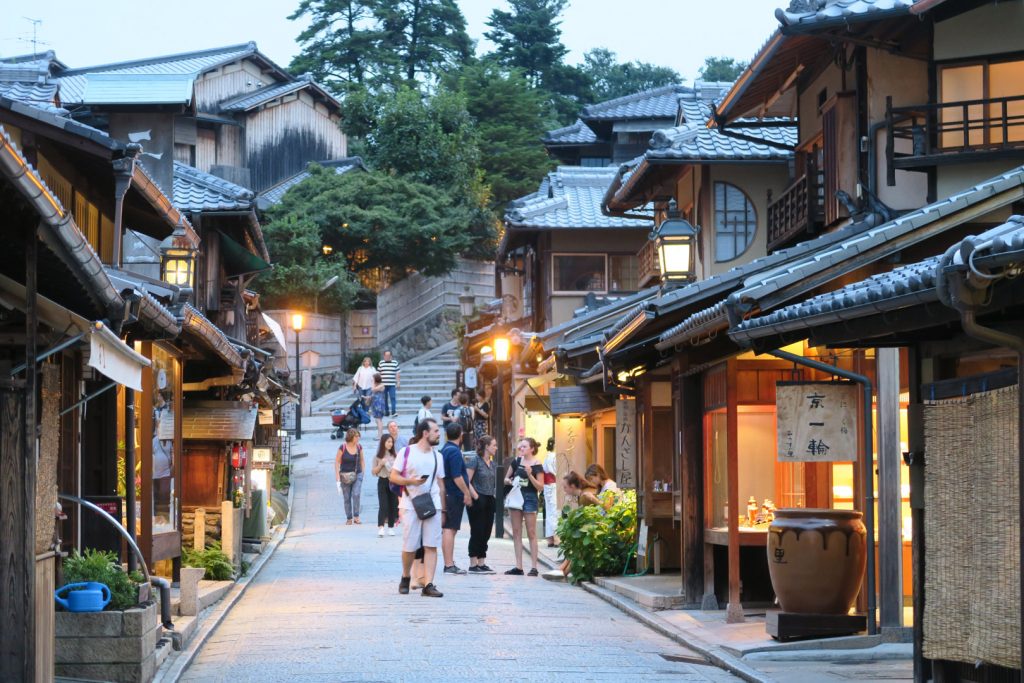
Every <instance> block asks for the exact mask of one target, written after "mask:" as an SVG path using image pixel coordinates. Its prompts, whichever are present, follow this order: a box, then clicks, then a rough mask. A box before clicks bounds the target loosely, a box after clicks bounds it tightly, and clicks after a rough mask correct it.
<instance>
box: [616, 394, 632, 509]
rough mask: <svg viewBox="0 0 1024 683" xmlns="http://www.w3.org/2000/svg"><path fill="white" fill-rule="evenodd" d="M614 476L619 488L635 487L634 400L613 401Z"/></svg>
mask: <svg viewBox="0 0 1024 683" xmlns="http://www.w3.org/2000/svg"><path fill="white" fill-rule="evenodd" d="M615 478H616V480H617V481H618V484H619V486H620V487H621V488H626V489H631V488H636V401H635V400H634V399H631V398H630V399H619V400H617V401H616V402H615Z"/></svg>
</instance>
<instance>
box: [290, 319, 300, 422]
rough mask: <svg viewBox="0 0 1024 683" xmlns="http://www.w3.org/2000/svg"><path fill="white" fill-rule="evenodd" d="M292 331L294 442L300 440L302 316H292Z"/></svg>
mask: <svg viewBox="0 0 1024 683" xmlns="http://www.w3.org/2000/svg"><path fill="white" fill-rule="evenodd" d="M292 329H293V330H295V382H296V384H295V386H296V388H297V389H298V394H299V405H298V408H297V409H296V410H295V440H296V441H298V440H299V439H301V438H302V373H301V371H300V370H299V332H301V331H302V314H301V313H293V314H292Z"/></svg>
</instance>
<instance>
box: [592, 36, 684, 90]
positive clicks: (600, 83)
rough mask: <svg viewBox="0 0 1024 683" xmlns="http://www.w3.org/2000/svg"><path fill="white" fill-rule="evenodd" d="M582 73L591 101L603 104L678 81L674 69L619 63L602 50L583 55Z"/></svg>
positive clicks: (637, 62) (641, 63) (609, 53)
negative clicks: (588, 88) (588, 82)
mask: <svg viewBox="0 0 1024 683" xmlns="http://www.w3.org/2000/svg"><path fill="white" fill-rule="evenodd" d="M582 70H583V73H584V74H585V75H586V77H587V78H588V80H589V81H590V94H591V101H593V102H603V101H605V100H611V99H615V98H616V97H623V96H625V95H630V94H632V93H635V92H640V91H642V90H651V89H652V88H658V87H661V86H663V85H671V84H673V83H680V82H681V81H682V79H681V78H680V77H679V74H678V73H677V72H676V71H675V70H674V69H670V68H668V67H665V66H656V65H654V64H649V63H648V62H640V61H633V62H626V63H620V62H619V61H618V59H617V57H616V54H615V53H614V52H612V51H611V50H609V49H608V48H605V47H595V48H593V49H592V50H588V51H587V53H586V54H585V55H583V67H582Z"/></svg>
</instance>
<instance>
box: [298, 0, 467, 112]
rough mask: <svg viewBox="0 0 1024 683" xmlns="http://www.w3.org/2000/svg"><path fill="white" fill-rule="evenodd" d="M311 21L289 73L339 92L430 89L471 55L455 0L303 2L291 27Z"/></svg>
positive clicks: (301, 38) (304, 32) (303, 34)
mask: <svg viewBox="0 0 1024 683" xmlns="http://www.w3.org/2000/svg"><path fill="white" fill-rule="evenodd" d="M306 16H308V17H309V18H310V26H309V28H307V29H306V30H305V31H303V32H302V33H300V34H299V36H298V38H297V42H298V43H299V45H301V46H302V52H301V53H300V54H299V55H298V56H296V57H295V59H294V60H293V61H292V64H291V68H292V70H294V71H308V72H310V73H312V74H313V75H314V76H316V78H317V80H320V81H322V82H323V83H324V84H325V85H327V86H328V87H330V88H331V89H333V90H334V91H335V92H344V91H346V90H348V89H349V88H351V87H352V86H354V85H358V86H364V87H368V88H370V89H372V90H377V89H380V88H390V87H395V86H397V85H398V84H400V83H406V84H415V83H417V82H419V81H421V80H422V81H426V82H430V83H432V82H434V81H436V80H437V79H438V78H439V77H440V76H441V75H442V74H444V73H446V72H447V71H449V70H451V69H452V68H455V67H457V66H458V65H460V64H462V63H463V62H465V61H466V60H467V59H469V58H470V57H471V56H472V53H473V41H472V40H471V39H470V38H469V34H468V33H467V32H466V18H465V17H464V16H463V14H462V11H461V10H460V9H459V7H458V5H457V4H456V2H455V0H301V2H300V3H299V7H298V9H296V11H295V12H294V13H293V14H292V15H291V16H290V17H289V19H293V20H294V19H299V18H302V17H306Z"/></svg>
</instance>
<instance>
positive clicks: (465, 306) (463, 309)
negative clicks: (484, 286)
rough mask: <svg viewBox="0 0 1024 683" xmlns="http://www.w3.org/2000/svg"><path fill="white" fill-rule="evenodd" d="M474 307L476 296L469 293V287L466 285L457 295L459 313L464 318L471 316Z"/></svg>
mask: <svg viewBox="0 0 1024 683" xmlns="http://www.w3.org/2000/svg"><path fill="white" fill-rule="evenodd" d="M475 307H476V297H475V296H473V295H472V294H470V293H469V287H466V291H465V293H464V294H460V295H459V313H461V314H462V317H463V318H464V319H466V320H468V319H469V318H472V317H473V309H474V308H475Z"/></svg>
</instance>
